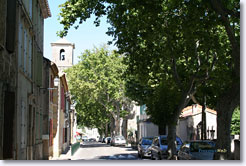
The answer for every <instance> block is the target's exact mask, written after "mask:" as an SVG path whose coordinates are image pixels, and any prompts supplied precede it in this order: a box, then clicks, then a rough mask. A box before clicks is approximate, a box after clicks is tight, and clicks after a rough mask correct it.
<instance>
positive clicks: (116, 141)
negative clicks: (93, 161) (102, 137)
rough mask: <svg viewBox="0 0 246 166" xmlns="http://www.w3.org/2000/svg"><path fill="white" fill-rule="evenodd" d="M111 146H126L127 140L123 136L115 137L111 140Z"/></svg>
mask: <svg viewBox="0 0 246 166" xmlns="http://www.w3.org/2000/svg"><path fill="white" fill-rule="evenodd" d="M111 145H112V146H117V145H123V146H125V145H126V139H125V138H124V137H123V136H115V137H113V138H112V140H111Z"/></svg>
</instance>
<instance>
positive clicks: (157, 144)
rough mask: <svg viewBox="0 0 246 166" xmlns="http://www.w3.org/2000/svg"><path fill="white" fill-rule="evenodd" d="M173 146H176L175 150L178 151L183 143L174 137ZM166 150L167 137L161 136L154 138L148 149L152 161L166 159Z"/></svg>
mask: <svg viewBox="0 0 246 166" xmlns="http://www.w3.org/2000/svg"><path fill="white" fill-rule="evenodd" d="M175 144H176V150H177V151H179V149H180V147H181V145H182V144H183V142H182V140H181V139H180V138H179V137H178V136H177V137H176V141H175ZM167 148H168V142H167V135H161V136H157V137H155V138H154V139H153V142H152V145H151V147H150V151H151V159H152V160H154V159H157V160H162V159H167V157H168V153H167Z"/></svg>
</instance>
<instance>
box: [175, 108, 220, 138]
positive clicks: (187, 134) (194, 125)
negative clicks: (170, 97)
mask: <svg viewBox="0 0 246 166" xmlns="http://www.w3.org/2000/svg"><path fill="white" fill-rule="evenodd" d="M205 116H206V118H205V119H206V139H211V140H212V139H216V138H217V112H216V111H215V110H212V109H209V108H206V110H205ZM201 121H202V106H201V105H198V104H193V105H192V106H188V107H186V108H184V109H183V110H182V113H181V115H180V118H179V121H178V124H177V128H176V132H177V135H178V136H179V137H180V138H181V139H182V140H183V141H190V140H200V139H201Z"/></svg>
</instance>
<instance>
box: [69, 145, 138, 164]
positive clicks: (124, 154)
mask: <svg viewBox="0 0 246 166" xmlns="http://www.w3.org/2000/svg"><path fill="white" fill-rule="evenodd" d="M71 160H139V159H138V155H137V151H136V150H133V149H132V148H128V147H114V146H110V145H107V144H104V143H100V142H86V143H85V144H84V145H81V146H80V148H79V149H78V151H77V152H76V153H75V154H74V155H73V156H72V157H71Z"/></svg>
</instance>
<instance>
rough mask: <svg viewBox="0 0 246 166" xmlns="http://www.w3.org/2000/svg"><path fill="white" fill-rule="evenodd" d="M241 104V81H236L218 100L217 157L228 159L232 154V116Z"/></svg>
mask: <svg viewBox="0 0 246 166" xmlns="http://www.w3.org/2000/svg"><path fill="white" fill-rule="evenodd" d="M239 104H240V82H237V81H234V84H233V85H232V88H230V89H229V90H228V91H227V93H225V94H224V95H223V96H222V97H220V99H219V100H218V102H217V106H216V110H217V141H216V149H217V153H216V154H215V159H217V160H228V159H230V154H231V138H230V137H231V132H230V129H231V118H232V114H233V111H234V110H235V108H236V107H237V106H238V105H239Z"/></svg>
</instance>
